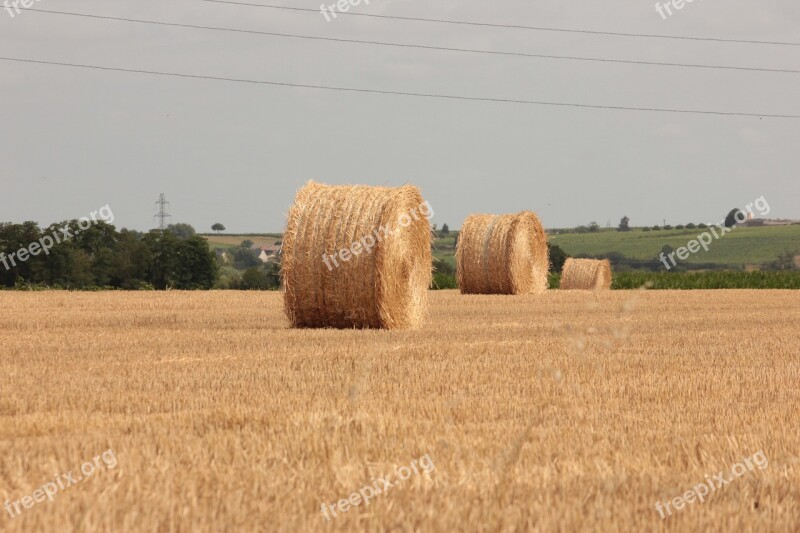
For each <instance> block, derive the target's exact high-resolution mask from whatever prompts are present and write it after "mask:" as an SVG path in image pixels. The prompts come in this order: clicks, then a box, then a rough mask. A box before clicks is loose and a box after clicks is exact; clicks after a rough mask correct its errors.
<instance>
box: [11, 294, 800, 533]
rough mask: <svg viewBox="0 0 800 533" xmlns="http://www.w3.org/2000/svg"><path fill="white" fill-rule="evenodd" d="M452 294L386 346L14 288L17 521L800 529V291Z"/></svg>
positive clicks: (252, 312) (291, 527)
mask: <svg viewBox="0 0 800 533" xmlns="http://www.w3.org/2000/svg"><path fill="white" fill-rule="evenodd" d="M430 297H431V305H430V317H429V320H428V321H427V322H426V324H425V326H424V327H423V328H422V329H421V330H419V331H412V332H385V331H353V330H348V331H334V330H290V329H287V322H286V320H285V318H284V317H283V314H282V300H281V295H280V294H278V293H259V292H249V293H243V292H228V291H226V292H193V293H183V292H165V293H145V292H139V293H124V292H119V293H115V292H107V293H67V292H45V293H18V292H3V293H0V302H2V303H3V304H4V306H3V307H4V309H5V312H4V313H3V314H2V316H0V368H2V374H3V376H2V377H3V379H2V380H0V499H2V501H0V503H3V502H6V501H9V502H10V505H11V507H10V509H11V511H10V512H9V511H8V510H7V509H6V508H2V509H0V530H7V531H37V530H48V531H71V530H81V531H95V530H102V531H210V530H214V531H221V530H253V531H256V530H258V531H345V530H347V531H351V530H369V531H380V530H392V531H458V530H464V531H525V530H541V531H574V530H579V529H580V530H596V531H614V530H622V531H643V530H647V531H649V530H661V529H668V530H676V531H677V530H681V531H687V530H689V531H703V530H716V531H732V530H741V531H748V530H759V531H766V530H769V531H797V530H798V529H800V401H799V400H800V387H798V382H800V326H799V325H800V292H797V291H745V290H742V291H653V292H646V291H613V292H605V293H601V294H594V293H588V292H571V293H565V292H558V291H551V292H549V293H548V294H546V295H544V296H524V297H499V296H460V295H459V294H458V293H457V292H455V291H439V292H433V293H431V295H430ZM107 450H113V455H114V457H115V465H116V466H115V467H113V468H112V467H110V466H108V465H107V464H104V463H102V462H99V463H98V462H97V461H95V463H96V467H97V468H96V470H95V471H94V473H93V474H92V475H91V476H87V477H86V479H82V480H81V481H78V482H76V483H75V484H74V485H72V486H69V487H66V488H65V489H64V490H59V491H58V493H57V494H56V495H55V496H54V500H53V501H52V502H50V501H47V500H45V501H43V502H41V503H35V504H33V505H32V506H31V508H29V509H24V507H23V508H22V511H21V513H19V514H16V513H15V512H14V510H13V509H14V507H13V505H14V502H15V501H21V499H22V498H23V497H25V496H28V495H32V494H34V491H36V490H37V489H39V488H40V487H42V486H43V485H45V484H46V483H48V482H52V481H53V480H55V479H56V478H57V477H58V476H61V475H63V474H66V473H67V472H69V471H72V472H73V473H74V474H75V475H80V467H81V465H82V463H85V462H87V461H89V462H91V461H92V460H93V458H94V457H97V456H98V455H100V454H101V453H102V452H104V451H107ZM760 451H761V452H763V456H764V457H765V458H766V459H767V460H768V465H764V467H763V468H761V467H756V468H754V469H752V470H748V471H747V472H744V473H743V474H742V475H741V477H734V478H731V475H730V472H731V468H732V466H733V465H735V464H737V463H741V462H742V461H743V459H744V458H747V457H752V456H753V455H754V454H756V453H757V452H760ZM424 456H427V458H428V459H429V462H428V463H427V464H429V465H431V466H432V468H430V469H425V470H423V469H422V468H418V469H417V470H418V472H412V473H410V475H409V476H408V479H407V480H405V481H402V483H401V484H400V485H398V486H395V487H393V488H391V489H389V490H387V491H386V492H384V493H381V494H376V495H375V496H374V497H373V498H372V499H371V500H370V502H369V505H365V503H364V502H363V499H362V501H361V502H360V504H359V505H358V506H355V504H351V506H350V509H349V510H348V511H346V512H342V511H341V509H342V508H341V507H339V508H338V509H339V510H338V511H337V513H338V514H337V516H335V517H334V516H333V515H332V512H331V511H330V506H331V505H334V506H335V505H337V503H336V502H338V501H339V500H344V499H347V498H349V497H350V496H351V494H353V493H356V492H358V491H360V490H361V489H362V488H364V487H365V486H371V487H373V488H375V487H379V485H378V484H377V483H378V481H376V480H378V478H381V477H383V476H390V477H389V478H388V479H393V480H394V481H396V480H397V477H398V473H397V472H398V470H397V469H398V468H400V467H403V466H409V465H410V464H411V463H412V461H415V460H418V459H419V458H421V457H424ZM415 466H416V465H415ZM719 472H728V473H729V474H728V477H729V478H731V479H730V480H729V483H727V484H725V485H724V486H722V487H720V488H719V489H715V490H714V491H712V492H711V493H710V494H709V495H708V496H707V497H706V498H705V501H704V502H699V501H694V502H693V503H687V504H686V505H685V506H683V508H682V509H680V510H678V509H675V508H673V509H672V510H671V514H666V513H665V518H663V519H662V518H661V516H660V514H659V512H658V511H657V510H656V507H655V504H656V502H657V501H661V502H666V501H668V500H673V499H674V498H676V497H680V496H682V495H684V493H686V492H687V491H689V490H690V489H692V488H693V487H695V486H696V485H698V484H699V483H703V482H704V481H705V480H706V478H707V476H710V477H713V476H714V475H715V474H717V473H719ZM355 500H356V501H357V500H358V498H356V499H355ZM28 501H29V502H30V500H28ZM323 503H325V504H328V507H327V509H328V518H329V520H328V519H326V516H325V515H324V514H323V513H322V511H321V506H322V505H323ZM17 505H18V506H19V505H20V504H17ZM345 507H346V506H345ZM12 515H14V516H13V517H12Z"/></svg>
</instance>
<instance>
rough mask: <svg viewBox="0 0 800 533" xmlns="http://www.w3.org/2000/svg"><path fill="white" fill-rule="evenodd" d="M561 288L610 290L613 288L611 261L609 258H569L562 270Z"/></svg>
mask: <svg viewBox="0 0 800 533" xmlns="http://www.w3.org/2000/svg"><path fill="white" fill-rule="evenodd" d="M559 288H560V289H563V290H608V289H610V288H611V262H610V261H609V260H608V259H603V260H597V259H573V258H572V257H570V258H568V259H567V261H566V262H565V263H564V270H563V271H562V272H561V284H560V285H559Z"/></svg>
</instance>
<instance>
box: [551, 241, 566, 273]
mask: <svg viewBox="0 0 800 533" xmlns="http://www.w3.org/2000/svg"><path fill="white" fill-rule="evenodd" d="M547 249H548V251H549V252H550V272H558V273H561V271H562V270H563V269H564V263H565V262H566V261H567V257H569V255H567V253H566V252H564V250H562V249H561V248H560V247H559V246H558V245H555V244H550V243H549V242H548V243H547Z"/></svg>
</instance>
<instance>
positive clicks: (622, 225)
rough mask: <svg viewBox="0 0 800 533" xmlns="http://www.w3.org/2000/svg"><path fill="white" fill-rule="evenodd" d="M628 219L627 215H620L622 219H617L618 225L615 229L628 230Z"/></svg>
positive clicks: (629, 228) (629, 227)
mask: <svg viewBox="0 0 800 533" xmlns="http://www.w3.org/2000/svg"><path fill="white" fill-rule="evenodd" d="M630 221H631V219H630V218H628V217H627V216H624V217H622V219H621V220H620V221H619V226H617V231H630V230H631V226H630Z"/></svg>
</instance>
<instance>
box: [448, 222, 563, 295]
mask: <svg viewBox="0 0 800 533" xmlns="http://www.w3.org/2000/svg"><path fill="white" fill-rule="evenodd" d="M549 267H550V262H549V253H548V250H547V235H546V234H545V231H544V228H543V227H542V223H541V222H540V221H539V217H537V216H536V215H535V214H534V213H532V212H530V211H523V212H522V213H518V214H516V215H470V216H469V217H467V220H465V221H464V224H463V226H462V228H461V231H460V232H459V234H458V246H457V249H456V276H457V278H458V286H459V288H460V289H461V293H462V294H530V293H535V294H540V293H543V292H544V291H546V290H547V271H548V269H549Z"/></svg>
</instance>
